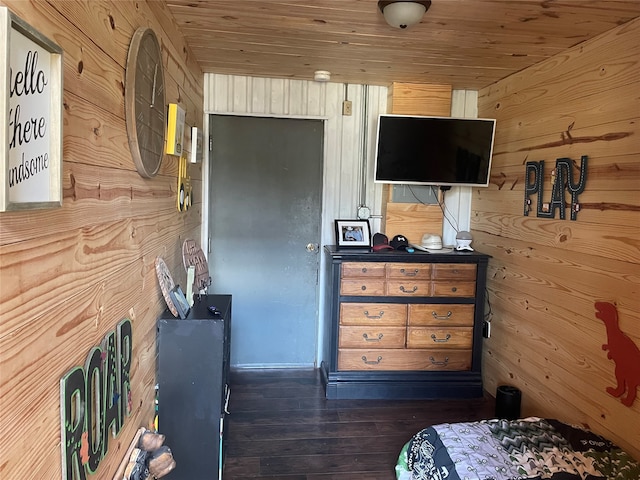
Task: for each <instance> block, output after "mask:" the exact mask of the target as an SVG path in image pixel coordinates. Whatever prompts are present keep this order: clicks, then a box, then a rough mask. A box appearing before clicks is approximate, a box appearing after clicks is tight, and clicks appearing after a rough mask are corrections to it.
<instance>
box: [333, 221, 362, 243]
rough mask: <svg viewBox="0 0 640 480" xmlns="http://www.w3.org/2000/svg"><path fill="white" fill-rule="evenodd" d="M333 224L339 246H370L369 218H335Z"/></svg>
mask: <svg viewBox="0 0 640 480" xmlns="http://www.w3.org/2000/svg"><path fill="white" fill-rule="evenodd" d="M335 225H336V245H337V246H338V247H339V248H371V227H370V226H369V220H336V221H335Z"/></svg>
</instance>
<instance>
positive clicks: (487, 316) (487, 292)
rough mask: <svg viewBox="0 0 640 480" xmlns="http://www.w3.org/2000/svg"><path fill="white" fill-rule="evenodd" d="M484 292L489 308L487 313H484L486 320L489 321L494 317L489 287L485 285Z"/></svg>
mask: <svg viewBox="0 0 640 480" xmlns="http://www.w3.org/2000/svg"><path fill="white" fill-rule="evenodd" d="M484 293H485V295H484V298H485V299H486V303H487V308H488V311H487V313H485V314H484V321H485V322H487V323H489V322H491V319H492V318H493V310H492V309H491V301H490V300H489V289H488V288H487V287H484Z"/></svg>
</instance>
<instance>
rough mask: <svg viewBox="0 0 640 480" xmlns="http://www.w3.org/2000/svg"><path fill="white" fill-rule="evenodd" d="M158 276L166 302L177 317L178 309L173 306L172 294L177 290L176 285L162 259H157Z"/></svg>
mask: <svg viewBox="0 0 640 480" xmlns="http://www.w3.org/2000/svg"><path fill="white" fill-rule="evenodd" d="M156 275H157V276H158V283H159V284H160V290H161V291H162V296H163V297H164V301H165V302H167V307H168V308H169V311H170V312H171V313H173V316H174V317H177V316H178V309H177V308H176V306H175V305H174V304H173V300H171V293H170V292H171V290H173V289H174V288H175V286H176V284H175V283H173V278H172V277H171V273H170V272H169V268H168V267H167V264H166V263H165V262H164V260H163V259H162V257H156Z"/></svg>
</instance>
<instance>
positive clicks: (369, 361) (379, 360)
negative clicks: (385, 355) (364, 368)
mask: <svg viewBox="0 0 640 480" xmlns="http://www.w3.org/2000/svg"><path fill="white" fill-rule="evenodd" d="M362 361H363V362H364V363H365V364H366V365H379V364H380V362H381V361H382V356H379V357H378V360H367V357H366V356H365V355H363V356H362Z"/></svg>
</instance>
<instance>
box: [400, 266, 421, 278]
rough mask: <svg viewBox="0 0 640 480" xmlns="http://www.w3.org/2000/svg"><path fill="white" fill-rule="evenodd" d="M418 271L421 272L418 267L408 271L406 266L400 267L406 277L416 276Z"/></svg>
mask: <svg viewBox="0 0 640 480" xmlns="http://www.w3.org/2000/svg"><path fill="white" fill-rule="evenodd" d="M418 272H420V270H418V269H417V268H416V269H415V270H414V271H413V272H411V271H407V270H405V269H404V268H401V269H400V273H401V274H403V275H404V276H405V277H415V276H416V275H418Z"/></svg>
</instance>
